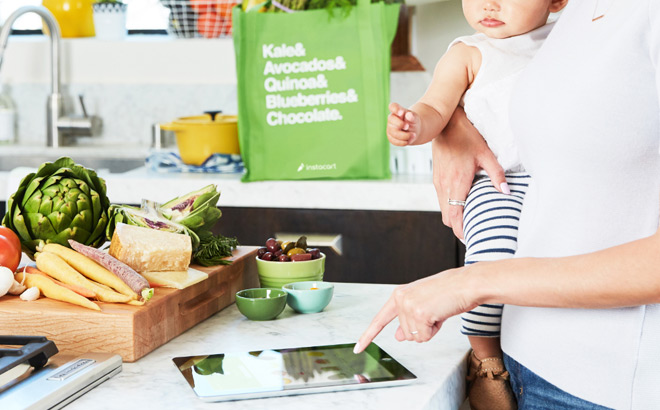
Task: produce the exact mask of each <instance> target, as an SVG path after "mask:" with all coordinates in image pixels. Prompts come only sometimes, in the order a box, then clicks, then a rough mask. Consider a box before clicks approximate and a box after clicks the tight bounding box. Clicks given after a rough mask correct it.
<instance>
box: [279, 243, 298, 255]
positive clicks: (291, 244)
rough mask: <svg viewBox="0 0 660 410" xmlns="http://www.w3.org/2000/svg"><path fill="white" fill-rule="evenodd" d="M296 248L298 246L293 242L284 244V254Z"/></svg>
mask: <svg viewBox="0 0 660 410" xmlns="http://www.w3.org/2000/svg"><path fill="white" fill-rule="evenodd" d="M295 246H296V244H295V242H291V241H285V242H282V252H284V253H285V254H286V253H288V252H289V251H290V250H291V249H293V248H294V247H295Z"/></svg>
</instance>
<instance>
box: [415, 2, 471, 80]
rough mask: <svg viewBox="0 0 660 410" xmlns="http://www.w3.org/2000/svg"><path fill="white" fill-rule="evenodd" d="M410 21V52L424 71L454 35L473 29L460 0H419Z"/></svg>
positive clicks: (443, 50)
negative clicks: (431, 0)
mask: <svg viewBox="0 0 660 410" xmlns="http://www.w3.org/2000/svg"><path fill="white" fill-rule="evenodd" d="M415 9H416V10H415V14H414V17H413V24H412V27H413V29H412V31H413V32H412V39H413V40H412V43H413V44H412V53H413V55H414V56H415V57H417V58H418V59H419V61H420V62H421V63H422V65H423V66H424V68H426V70H427V71H429V72H431V73H432V72H433V68H434V67H435V64H436V63H437V61H438V60H439V59H440V57H442V55H443V54H444V53H445V51H446V50H447V46H448V45H449V43H451V42H452V40H454V39H455V38H456V37H459V36H464V35H468V34H471V33H474V29H473V28H472V27H470V25H469V24H467V22H466V21H465V17H463V9H462V7H461V0H449V1H442V2H436V3H428V4H422V5H419V6H416V7H415Z"/></svg>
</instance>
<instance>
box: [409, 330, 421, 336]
mask: <svg viewBox="0 0 660 410" xmlns="http://www.w3.org/2000/svg"><path fill="white" fill-rule="evenodd" d="M417 333H419V332H418V331H416V330H413V331H411V332H410V334H411V335H416V334H417Z"/></svg>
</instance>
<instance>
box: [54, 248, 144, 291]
mask: <svg viewBox="0 0 660 410" xmlns="http://www.w3.org/2000/svg"><path fill="white" fill-rule="evenodd" d="M42 252H50V253H54V254H56V255H57V256H59V257H60V258H62V259H64V260H65V261H66V263H68V264H69V265H70V266H71V267H72V268H74V269H75V270H77V271H78V272H80V273H82V274H83V275H84V276H86V277H88V278H89V279H91V280H94V281H96V282H98V283H102V284H104V285H107V286H109V287H111V288H112V289H114V290H116V291H117V292H119V293H121V294H122V295H126V296H130V297H131V299H137V298H138V294H137V293H135V292H134V291H133V289H131V287H130V286H128V285H127V284H126V282H124V281H123V280H121V278H120V277H119V276H117V275H115V274H114V273H112V272H110V271H109V270H107V269H106V268H104V267H103V266H101V265H99V264H98V263H96V262H95V261H93V260H91V259H90V258H88V257H87V256H85V255H82V254H80V253H78V252H76V251H74V250H73V249H69V248H67V247H65V246H62V245H59V244H57V243H49V244H47V245H45V246H44V247H43V249H42Z"/></svg>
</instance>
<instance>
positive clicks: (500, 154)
mask: <svg viewBox="0 0 660 410" xmlns="http://www.w3.org/2000/svg"><path fill="white" fill-rule="evenodd" d="M553 26H554V23H549V24H546V25H544V26H541V27H539V28H537V29H536V30H533V31H530V32H529V33H525V34H521V35H519V36H515V37H509V38H502V39H497V38H490V37H488V36H486V35H485V34H483V33H477V34H474V35H471V36H464V37H459V38H457V39H456V40H454V41H453V42H452V43H451V44H450V45H449V47H451V46H452V45H454V44H456V43H458V42H461V43H465V44H466V45H468V46H472V47H476V48H478V49H479V51H480V52H481V67H480V68H479V72H478V73H477V76H476V78H475V79H474V82H473V83H472V85H471V86H470V88H469V89H468V90H467V91H466V92H465V94H464V95H463V98H462V100H461V105H462V106H463V108H464V109H465V114H466V115H467V117H468V119H469V120H470V121H471V122H472V124H474V126H475V128H476V129H477V130H479V132H480V133H481V135H482V136H483V137H484V139H485V140H486V142H487V143H488V146H489V147H490V149H491V150H492V151H493V153H494V154H495V156H496V157H497V160H498V162H499V163H500V165H502V168H504V170H505V171H509V172H517V171H522V170H523V168H522V165H521V162H520V157H519V155H518V150H517V148H516V145H515V144H514V141H513V133H512V132H511V127H510V125H509V100H510V99H511V90H512V89H513V85H514V82H515V81H516V79H517V77H518V74H520V72H521V71H522V70H523V69H524V68H525V67H526V66H527V63H529V61H530V60H531V59H532V57H534V55H535V54H536V52H537V51H538V49H539V48H540V47H541V44H543V41H544V40H545V38H546V37H547V36H548V34H549V33H550V31H551V30H552V27H553Z"/></svg>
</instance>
